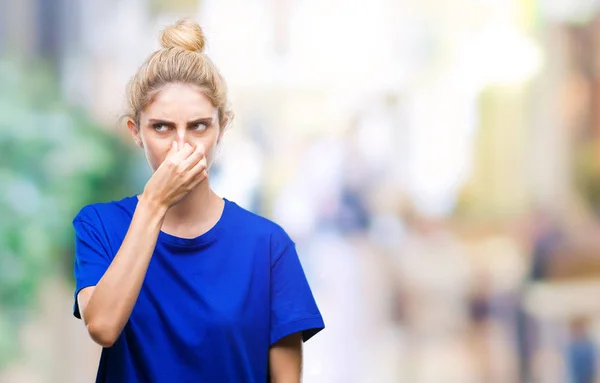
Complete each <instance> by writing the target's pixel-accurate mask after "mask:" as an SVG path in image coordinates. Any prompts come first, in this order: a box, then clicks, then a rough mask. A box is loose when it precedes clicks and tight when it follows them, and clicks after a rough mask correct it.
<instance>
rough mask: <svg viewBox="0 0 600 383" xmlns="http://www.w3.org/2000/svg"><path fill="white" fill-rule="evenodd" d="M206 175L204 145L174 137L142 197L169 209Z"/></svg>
mask: <svg viewBox="0 0 600 383" xmlns="http://www.w3.org/2000/svg"><path fill="white" fill-rule="evenodd" d="M207 177H208V173H207V169H206V157H205V155H204V147H203V146H202V144H198V146H196V149H194V148H192V146H191V145H190V144H188V143H186V144H185V145H184V146H183V147H182V148H181V149H179V148H178V145H177V142H175V141H173V144H172V145H171V149H170V150H169V153H168V154H167V157H166V158H165V160H164V161H163V163H162V164H161V165H160V166H159V167H158V169H156V171H155V172H154V174H153V175H152V177H150V179H149V180H148V182H147V183H146V187H145V188H144V193H143V194H142V198H143V199H146V200H148V201H151V202H152V203H156V204H158V205H159V206H163V207H164V208H166V209H169V208H170V207H171V206H173V205H175V204H176V203H177V202H179V201H180V200H181V199H182V198H183V197H185V196H186V195H187V194H188V193H189V192H190V191H192V190H193V189H194V188H195V187H196V186H198V185H199V184H200V183H201V182H202V181H204V180H205V179H206V178H207Z"/></svg>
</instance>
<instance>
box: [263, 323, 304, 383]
mask: <svg viewBox="0 0 600 383" xmlns="http://www.w3.org/2000/svg"><path fill="white" fill-rule="evenodd" d="M269 373H270V375H271V382H272V383H299V382H300V378H301V375H302V334H301V333H299V332H298V333H294V334H291V335H288V336H286V337H284V338H282V339H280V340H279V341H278V342H276V343H275V344H274V345H273V346H271V348H270V349H269Z"/></svg>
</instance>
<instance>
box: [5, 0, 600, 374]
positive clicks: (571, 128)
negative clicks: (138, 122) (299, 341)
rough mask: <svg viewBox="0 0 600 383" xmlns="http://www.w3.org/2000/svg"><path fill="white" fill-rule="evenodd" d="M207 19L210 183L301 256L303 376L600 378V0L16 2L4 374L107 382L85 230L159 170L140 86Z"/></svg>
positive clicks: (11, 20)
mask: <svg viewBox="0 0 600 383" xmlns="http://www.w3.org/2000/svg"><path fill="white" fill-rule="evenodd" d="M182 16H192V17H194V18H196V19H197V20H198V21H199V22H200V24H201V25H202V26H203V28H204V31H205V33H206V35H207V40H208V49H207V53H208V54H209V55H210V56H211V58H212V59H213V60H214V61H215V63H216V64H217V66H218V67H219V68H220V69H221V71H222V73H223V75H224V76H225V78H226V80H227V81H228V84H229V88H230V93H231V98H232V100H231V101H232V104H233V107H234V111H235V113H236V118H235V122H234V125H233V126H232V127H231V130H230V131H229V132H227V133H226V136H225V140H224V145H223V147H222V151H221V152H220V154H219V157H218V159H217V163H216V165H215V168H214V169H213V171H212V173H211V183H212V185H213V186H214V188H215V190H216V191H217V192H218V193H219V194H220V195H222V196H224V197H226V198H228V199H230V200H233V201H236V202H237V203H238V204H240V205H241V206H243V207H245V208H247V209H250V210H252V211H255V212H257V213H259V214H262V215H265V216H267V217H269V218H271V219H273V220H275V221H276V222H278V223H279V224H281V225H282V226H283V227H284V228H285V229H286V230H287V231H288V232H289V234H290V235H291V237H292V238H293V239H294V240H295V241H296V243H297V245H298V250H299V253H300V256H301V260H302V264H303V265H304V268H305V271H306V273H307V276H308V278H309V281H310V283H311V286H312V288H313V292H314V294H315V297H316V299H317V302H318V304H319V307H320V308H321V310H322V313H323V316H324V318H325V322H326V326H327V328H326V330H325V331H323V332H322V333H320V334H319V335H318V336H316V337H315V338H314V339H312V340H310V341H309V342H308V343H307V344H306V346H305V366H304V382H306V383H320V382H324V383H387V382H390V383H392V382H399V383H402V382H407V383H513V382H514V383H529V382H531V383H533V382H536V383H598V382H600V369H599V366H600V365H599V364H598V363H600V350H599V349H598V347H599V346H600V220H599V215H600V107H599V106H600V2H599V1H594V0H587V1H586V0H453V1H439V0H371V1H364V0H363V1H359V0H344V1H342V0H253V1H247V0H218V1H217V0H170V1H167V0H119V1H117V0H103V1H95V0H93V1H89V0H86V1H84V0H20V1H12V2H11V1H0V382H2V383H5V382H6V383H38V382H39V383H42V382H43V383H45V382H49V383H81V382H90V381H93V379H94V377H95V373H96V368H97V365H98V358H99V352H100V350H99V346H96V345H95V344H94V343H93V342H92V341H91V340H90V339H89V337H88V336H87V333H86V330H85V328H84V326H83V325H82V323H81V322H80V321H78V320H76V319H75V318H74V317H73V316H72V304H73V288H74V287H73V286H74V282H73V278H72V267H73V231H72V227H71V220H72V218H73V217H74V215H75V214H76V213H77V211H78V210H79V209H80V208H81V207H82V206H83V205H85V204H88V203H92V202H98V201H108V200H111V199H120V198H122V197H124V196H126V195H132V194H135V193H139V192H140V191H141V190H143V186H144V184H145V182H146V180H147V179H148V177H149V175H150V170H149V167H148V165H147V163H146V161H145V158H144V157H143V152H142V151H140V150H138V149H137V147H136V146H135V145H134V144H133V140H132V138H131V137H130V136H129V132H128V131H127V129H126V127H124V126H120V125H119V124H118V123H119V118H120V117H121V115H122V114H123V113H124V97H125V85H126V83H127V81H128V80H129V77H130V76H132V75H133V74H134V72H135V70H136V69H137V67H138V66H139V65H141V63H142V62H143V60H144V59H145V58H146V56H147V55H149V54H150V53H151V52H152V51H153V50H154V49H157V48H158V36H159V33H160V31H161V30H162V28H164V27H165V26H167V25H168V24H170V23H172V22H173V21H175V20H176V19H178V18H180V17H182Z"/></svg>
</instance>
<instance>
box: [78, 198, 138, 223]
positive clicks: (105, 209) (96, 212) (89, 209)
mask: <svg viewBox="0 0 600 383" xmlns="http://www.w3.org/2000/svg"><path fill="white" fill-rule="evenodd" d="M136 199H137V197H136V196H131V197H125V198H123V199H121V200H115V201H108V202H97V203H93V204H89V205H85V206H83V207H82V208H81V209H80V210H79V212H78V213H77V214H76V215H75V217H74V218H73V225H75V226H79V225H81V224H87V225H91V226H95V227H97V226H99V225H100V226H102V225H103V223H104V222H107V221H115V220H121V219H127V218H129V219H131V217H132V216H133V211H135V203H136V201H135V200H136Z"/></svg>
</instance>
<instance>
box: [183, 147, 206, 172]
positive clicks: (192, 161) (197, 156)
mask: <svg viewBox="0 0 600 383" xmlns="http://www.w3.org/2000/svg"><path fill="white" fill-rule="evenodd" d="M202 158H204V145H198V146H196V149H194V151H193V152H192V154H190V156H189V157H188V158H186V159H185V160H184V161H183V162H182V164H181V165H182V167H183V168H184V169H192V168H193V167H194V165H196V164H197V163H198V161H200V160H201V159H202Z"/></svg>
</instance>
